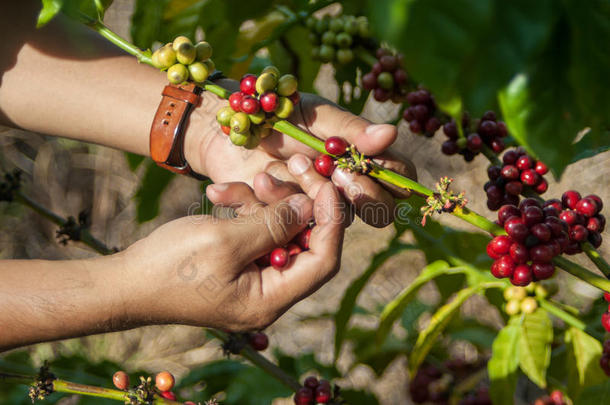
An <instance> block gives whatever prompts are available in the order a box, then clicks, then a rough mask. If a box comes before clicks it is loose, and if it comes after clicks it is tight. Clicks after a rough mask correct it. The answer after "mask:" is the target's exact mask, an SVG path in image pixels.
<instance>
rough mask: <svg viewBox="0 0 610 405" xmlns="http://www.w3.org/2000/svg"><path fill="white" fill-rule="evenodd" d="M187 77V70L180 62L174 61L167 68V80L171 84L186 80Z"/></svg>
mask: <svg viewBox="0 0 610 405" xmlns="http://www.w3.org/2000/svg"><path fill="white" fill-rule="evenodd" d="M188 78H189V71H188V69H187V68H186V66H184V65H183V64H181V63H176V64H175V65H173V66H171V67H170V68H169V69H167V80H169V82H170V83H173V84H180V83H183V82H185V81H187V80H188Z"/></svg>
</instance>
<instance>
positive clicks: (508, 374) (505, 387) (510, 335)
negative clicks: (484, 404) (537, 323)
mask: <svg viewBox="0 0 610 405" xmlns="http://www.w3.org/2000/svg"><path fill="white" fill-rule="evenodd" d="M519 323H520V320H519V319H518V318H513V319H511V321H510V323H509V324H508V325H506V326H505V327H504V328H503V329H502V330H501V331H500V332H499V333H498V336H497V337H496V339H495V340H494V343H493V346H492V354H491V359H489V362H488V363H487V372H488V374H489V380H490V389H489V394H490V396H491V399H492V401H493V403H494V404H498V405H512V404H514V395H515V388H516V387H517V372H518V368H519V337H520V333H521V327H520V325H519Z"/></svg>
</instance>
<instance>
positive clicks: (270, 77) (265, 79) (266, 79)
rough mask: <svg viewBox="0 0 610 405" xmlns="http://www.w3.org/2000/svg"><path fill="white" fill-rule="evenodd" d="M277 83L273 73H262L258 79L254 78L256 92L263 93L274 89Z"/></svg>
mask: <svg viewBox="0 0 610 405" xmlns="http://www.w3.org/2000/svg"><path fill="white" fill-rule="evenodd" d="M277 84H278V80H277V77H276V76H275V75H274V74H273V73H271V72H267V73H263V74H261V75H260V76H259V77H258V79H256V85H255V86H256V92H257V93H258V94H263V93H265V92H266V91H269V90H273V89H275V86H277Z"/></svg>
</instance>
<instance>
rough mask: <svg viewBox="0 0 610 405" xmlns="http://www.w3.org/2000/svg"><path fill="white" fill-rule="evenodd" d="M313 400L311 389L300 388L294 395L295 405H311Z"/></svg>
mask: <svg viewBox="0 0 610 405" xmlns="http://www.w3.org/2000/svg"><path fill="white" fill-rule="evenodd" d="M313 400H314V393H313V391H312V390H311V389H309V388H306V387H302V388H300V389H299V390H298V391H297V393H296V394H294V403H295V404H296V405H311V403H312V402H313Z"/></svg>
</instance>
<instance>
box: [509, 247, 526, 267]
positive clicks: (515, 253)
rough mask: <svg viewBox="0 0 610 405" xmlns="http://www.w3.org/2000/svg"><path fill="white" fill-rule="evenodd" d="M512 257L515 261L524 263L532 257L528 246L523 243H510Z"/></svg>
mask: <svg viewBox="0 0 610 405" xmlns="http://www.w3.org/2000/svg"><path fill="white" fill-rule="evenodd" d="M509 254H510V257H511V258H512V259H513V261H514V262H515V263H518V264H524V263H526V262H527V261H528V260H529V259H530V254H529V250H528V248H527V247H526V246H525V245H523V244H521V243H516V242H515V243H513V244H512V245H510V250H509Z"/></svg>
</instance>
